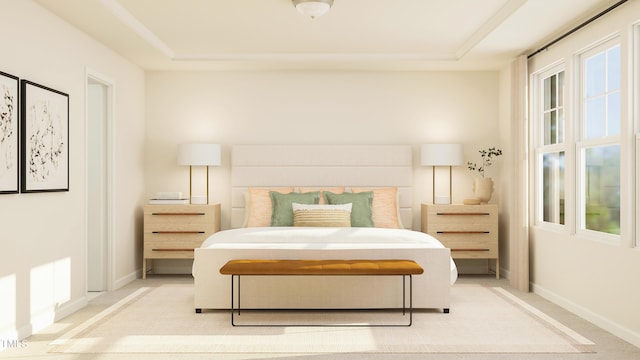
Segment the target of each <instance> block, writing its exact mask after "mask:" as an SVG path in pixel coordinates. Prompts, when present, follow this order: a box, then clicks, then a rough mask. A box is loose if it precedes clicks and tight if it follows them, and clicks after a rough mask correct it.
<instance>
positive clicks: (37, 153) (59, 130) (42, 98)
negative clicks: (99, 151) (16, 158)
mask: <svg viewBox="0 0 640 360" xmlns="http://www.w3.org/2000/svg"><path fill="white" fill-rule="evenodd" d="M21 85H22V113H21V116H22V122H21V125H22V128H21V134H22V143H21V145H22V146H21V149H22V154H21V155H22V156H21V158H22V167H21V169H22V172H21V173H22V176H21V181H20V185H21V186H20V191H21V192H25V193H28V192H43V191H69V95H67V94H65V93H63V92H60V91H57V90H53V89H50V88H48V87H45V86H42V85H39V84H36V83H33V82H30V81H27V80H22V81H21Z"/></svg>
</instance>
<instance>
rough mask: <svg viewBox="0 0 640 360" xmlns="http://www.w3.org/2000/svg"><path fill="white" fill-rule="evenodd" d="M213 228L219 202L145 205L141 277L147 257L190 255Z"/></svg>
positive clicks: (216, 223)
mask: <svg viewBox="0 0 640 360" xmlns="http://www.w3.org/2000/svg"><path fill="white" fill-rule="evenodd" d="M216 231H220V204H213V205H145V206H144V251H143V255H142V278H143V279H145V278H146V277H147V260H154V259H193V250H194V249H195V248H197V247H199V246H200V245H201V244H202V242H203V241H204V240H205V239H206V238H207V237H209V236H210V235H212V234H213V233H215V232H216ZM151 265H152V266H151V268H153V263H151Z"/></svg>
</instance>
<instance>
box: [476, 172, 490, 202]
mask: <svg viewBox="0 0 640 360" xmlns="http://www.w3.org/2000/svg"><path fill="white" fill-rule="evenodd" d="M473 193H474V194H476V199H478V200H480V204H486V203H488V202H489V200H491V195H492V194H493V179H492V178H476V179H475V181H474V182H473Z"/></svg>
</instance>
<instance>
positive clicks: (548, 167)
mask: <svg viewBox="0 0 640 360" xmlns="http://www.w3.org/2000/svg"><path fill="white" fill-rule="evenodd" d="M542 163H543V175H542V197H543V198H542V220H543V221H546V222H551V223H555V224H563V225H564V151H560V152H554V153H548V154H543V155H542Z"/></svg>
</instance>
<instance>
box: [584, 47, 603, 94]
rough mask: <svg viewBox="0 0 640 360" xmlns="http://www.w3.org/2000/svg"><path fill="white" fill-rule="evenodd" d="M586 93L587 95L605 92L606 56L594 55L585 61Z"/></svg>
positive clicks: (601, 54)
mask: <svg viewBox="0 0 640 360" xmlns="http://www.w3.org/2000/svg"><path fill="white" fill-rule="evenodd" d="M584 71H585V89H586V91H585V94H586V95H587V97H591V96H595V95H598V94H602V93H604V92H605V86H604V84H605V56H604V53H600V54H597V55H594V56H592V57H590V58H588V59H587V61H586V62H585V70H584Z"/></svg>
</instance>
